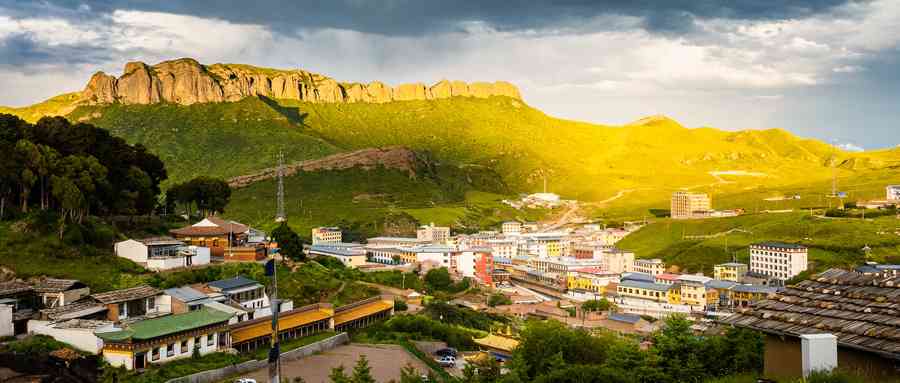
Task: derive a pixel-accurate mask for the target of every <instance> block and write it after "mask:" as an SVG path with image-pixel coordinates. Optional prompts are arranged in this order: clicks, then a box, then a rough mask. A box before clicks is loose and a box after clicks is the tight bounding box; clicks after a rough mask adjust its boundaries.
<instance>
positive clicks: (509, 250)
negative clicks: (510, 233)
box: [484, 239, 518, 261]
mask: <svg viewBox="0 0 900 383" xmlns="http://www.w3.org/2000/svg"><path fill="white" fill-rule="evenodd" d="M484 245H485V246H486V247H490V248H491V252H493V253H494V256H495V257H498V258H503V259H507V260H510V261H512V259H513V257H515V256H516V255H517V254H518V249H517V246H516V241H515V240H512V239H489V240H487V241H485V244H484Z"/></svg>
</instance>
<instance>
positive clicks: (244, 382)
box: [234, 378, 256, 383]
mask: <svg viewBox="0 0 900 383" xmlns="http://www.w3.org/2000/svg"><path fill="white" fill-rule="evenodd" d="M234 383H256V379H252V378H240V379H238V380H235V381H234Z"/></svg>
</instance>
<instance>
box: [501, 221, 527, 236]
mask: <svg viewBox="0 0 900 383" xmlns="http://www.w3.org/2000/svg"><path fill="white" fill-rule="evenodd" d="M500 232H501V233H503V235H519V234H522V223H521V222H519V221H506V222H503V223H502V224H501V225H500Z"/></svg>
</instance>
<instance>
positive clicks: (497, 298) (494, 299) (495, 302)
mask: <svg viewBox="0 0 900 383" xmlns="http://www.w3.org/2000/svg"><path fill="white" fill-rule="evenodd" d="M511 304H512V300H510V299H509V297H507V296H506V295H504V294H501V293H496V294H491V297H490V298H488V306H490V307H497V306H502V305H511Z"/></svg>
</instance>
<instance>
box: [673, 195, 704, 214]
mask: <svg viewBox="0 0 900 383" xmlns="http://www.w3.org/2000/svg"><path fill="white" fill-rule="evenodd" d="M710 210H712V202H711V201H710V198H709V195H707V194H706V193H693V192H686V191H677V192H675V193H672V210H671V216H672V218H675V219H688V218H702V217H706V216H707V215H708V214H709V211H710Z"/></svg>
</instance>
